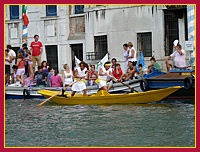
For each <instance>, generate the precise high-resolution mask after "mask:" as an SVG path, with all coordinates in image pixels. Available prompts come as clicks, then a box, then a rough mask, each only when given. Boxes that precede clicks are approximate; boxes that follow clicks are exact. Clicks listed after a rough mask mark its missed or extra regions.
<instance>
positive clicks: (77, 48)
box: [70, 44, 83, 69]
mask: <svg viewBox="0 0 200 152" xmlns="http://www.w3.org/2000/svg"><path fill="white" fill-rule="evenodd" d="M70 47H71V51H72V69H74V67H75V66H77V65H75V56H76V57H77V58H78V59H79V60H80V61H83V44H71V45H70Z"/></svg>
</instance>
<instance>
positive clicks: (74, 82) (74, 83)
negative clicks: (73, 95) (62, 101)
mask: <svg viewBox="0 0 200 152" xmlns="http://www.w3.org/2000/svg"><path fill="white" fill-rule="evenodd" d="M81 80H82V79H80V80H78V81H76V82H79V81H81ZM76 82H73V83H71V84H70V85H69V86H67V87H66V88H65V89H67V88H69V87H71V86H72V85H73V84H75V83H76ZM61 92H62V90H61V91H59V92H58V93H56V94H54V95H53V96H51V97H49V98H48V99H46V100H44V101H43V102H41V103H40V104H38V106H42V105H43V104H44V103H46V102H47V101H49V100H50V99H51V98H53V97H55V96H57V95H58V94H59V93H61Z"/></svg>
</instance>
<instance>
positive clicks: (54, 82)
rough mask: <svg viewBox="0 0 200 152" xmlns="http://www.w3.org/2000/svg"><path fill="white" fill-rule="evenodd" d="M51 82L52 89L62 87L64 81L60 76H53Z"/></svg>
mask: <svg viewBox="0 0 200 152" xmlns="http://www.w3.org/2000/svg"><path fill="white" fill-rule="evenodd" d="M50 82H51V86H52V87H62V80H61V77H60V76H59V75H56V76H55V75H52V76H51V77H50Z"/></svg>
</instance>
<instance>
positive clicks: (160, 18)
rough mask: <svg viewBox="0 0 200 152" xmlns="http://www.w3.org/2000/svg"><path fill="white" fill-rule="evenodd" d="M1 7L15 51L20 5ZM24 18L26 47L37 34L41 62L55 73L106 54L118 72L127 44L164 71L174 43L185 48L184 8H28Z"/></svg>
mask: <svg viewBox="0 0 200 152" xmlns="http://www.w3.org/2000/svg"><path fill="white" fill-rule="evenodd" d="M5 8H6V9H5V10H6V11H5V12H6V15H5V42H6V44H10V45H12V46H13V49H14V50H15V51H17V50H18V49H19V48H20V47H21V45H22V35H23V30H22V29H23V20H22V11H21V10H22V6H21V5H6V6H5ZM27 16H28V18H29V24H28V28H27V33H28V35H27V43H28V44H29V45H30V43H31V42H32V41H33V40H34V39H33V36H34V35H35V34H38V35H39V36H40V38H39V40H40V41H42V43H43V54H42V60H47V62H48V63H49V64H50V65H52V66H53V67H55V68H58V69H59V71H62V70H64V69H63V64H65V63H67V64H69V65H70V67H74V64H75V61H74V57H75V56H76V57H77V58H78V59H80V60H84V61H85V62H87V63H90V64H97V63H98V62H99V61H100V59H102V58H103V57H104V55H105V54H106V53H109V59H112V58H113V57H115V58H116V59H117V61H118V62H119V63H120V64H121V65H122V68H123V65H124V64H123V62H124V59H123V51H122V49H123V47H122V45H123V44H124V43H127V42H132V43H133V45H134V47H135V48H136V49H137V51H138V52H139V51H143V54H144V59H145V61H146V64H147V65H148V64H149V63H150V61H149V59H150V58H151V57H152V56H154V57H155V58H156V61H157V62H158V63H159V65H160V66H161V69H162V70H163V71H166V67H165V60H166V59H167V57H168V56H169V55H170V54H171V53H172V52H173V46H172V44H173V41H174V40H175V39H179V41H180V44H181V45H182V46H183V48H184V46H185V41H187V40H188V28H187V26H188V23H187V6H186V5H178V6H177V5H28V8H27ZM137 55H138V59H139V53H137ZM187 59H188V58H187Z"/></svg>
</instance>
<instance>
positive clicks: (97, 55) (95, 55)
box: [86, 52, 106, 60]
mask: <svg viewBox="0 0 200 152" xmlns="http://www.w3.org/2000/svg"><path fill="white" fill-rule="evenodd" d="M105 54H106V52H86V59H87V60H99V59H102V58H103V57H104V56H105Z"/></svg>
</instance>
